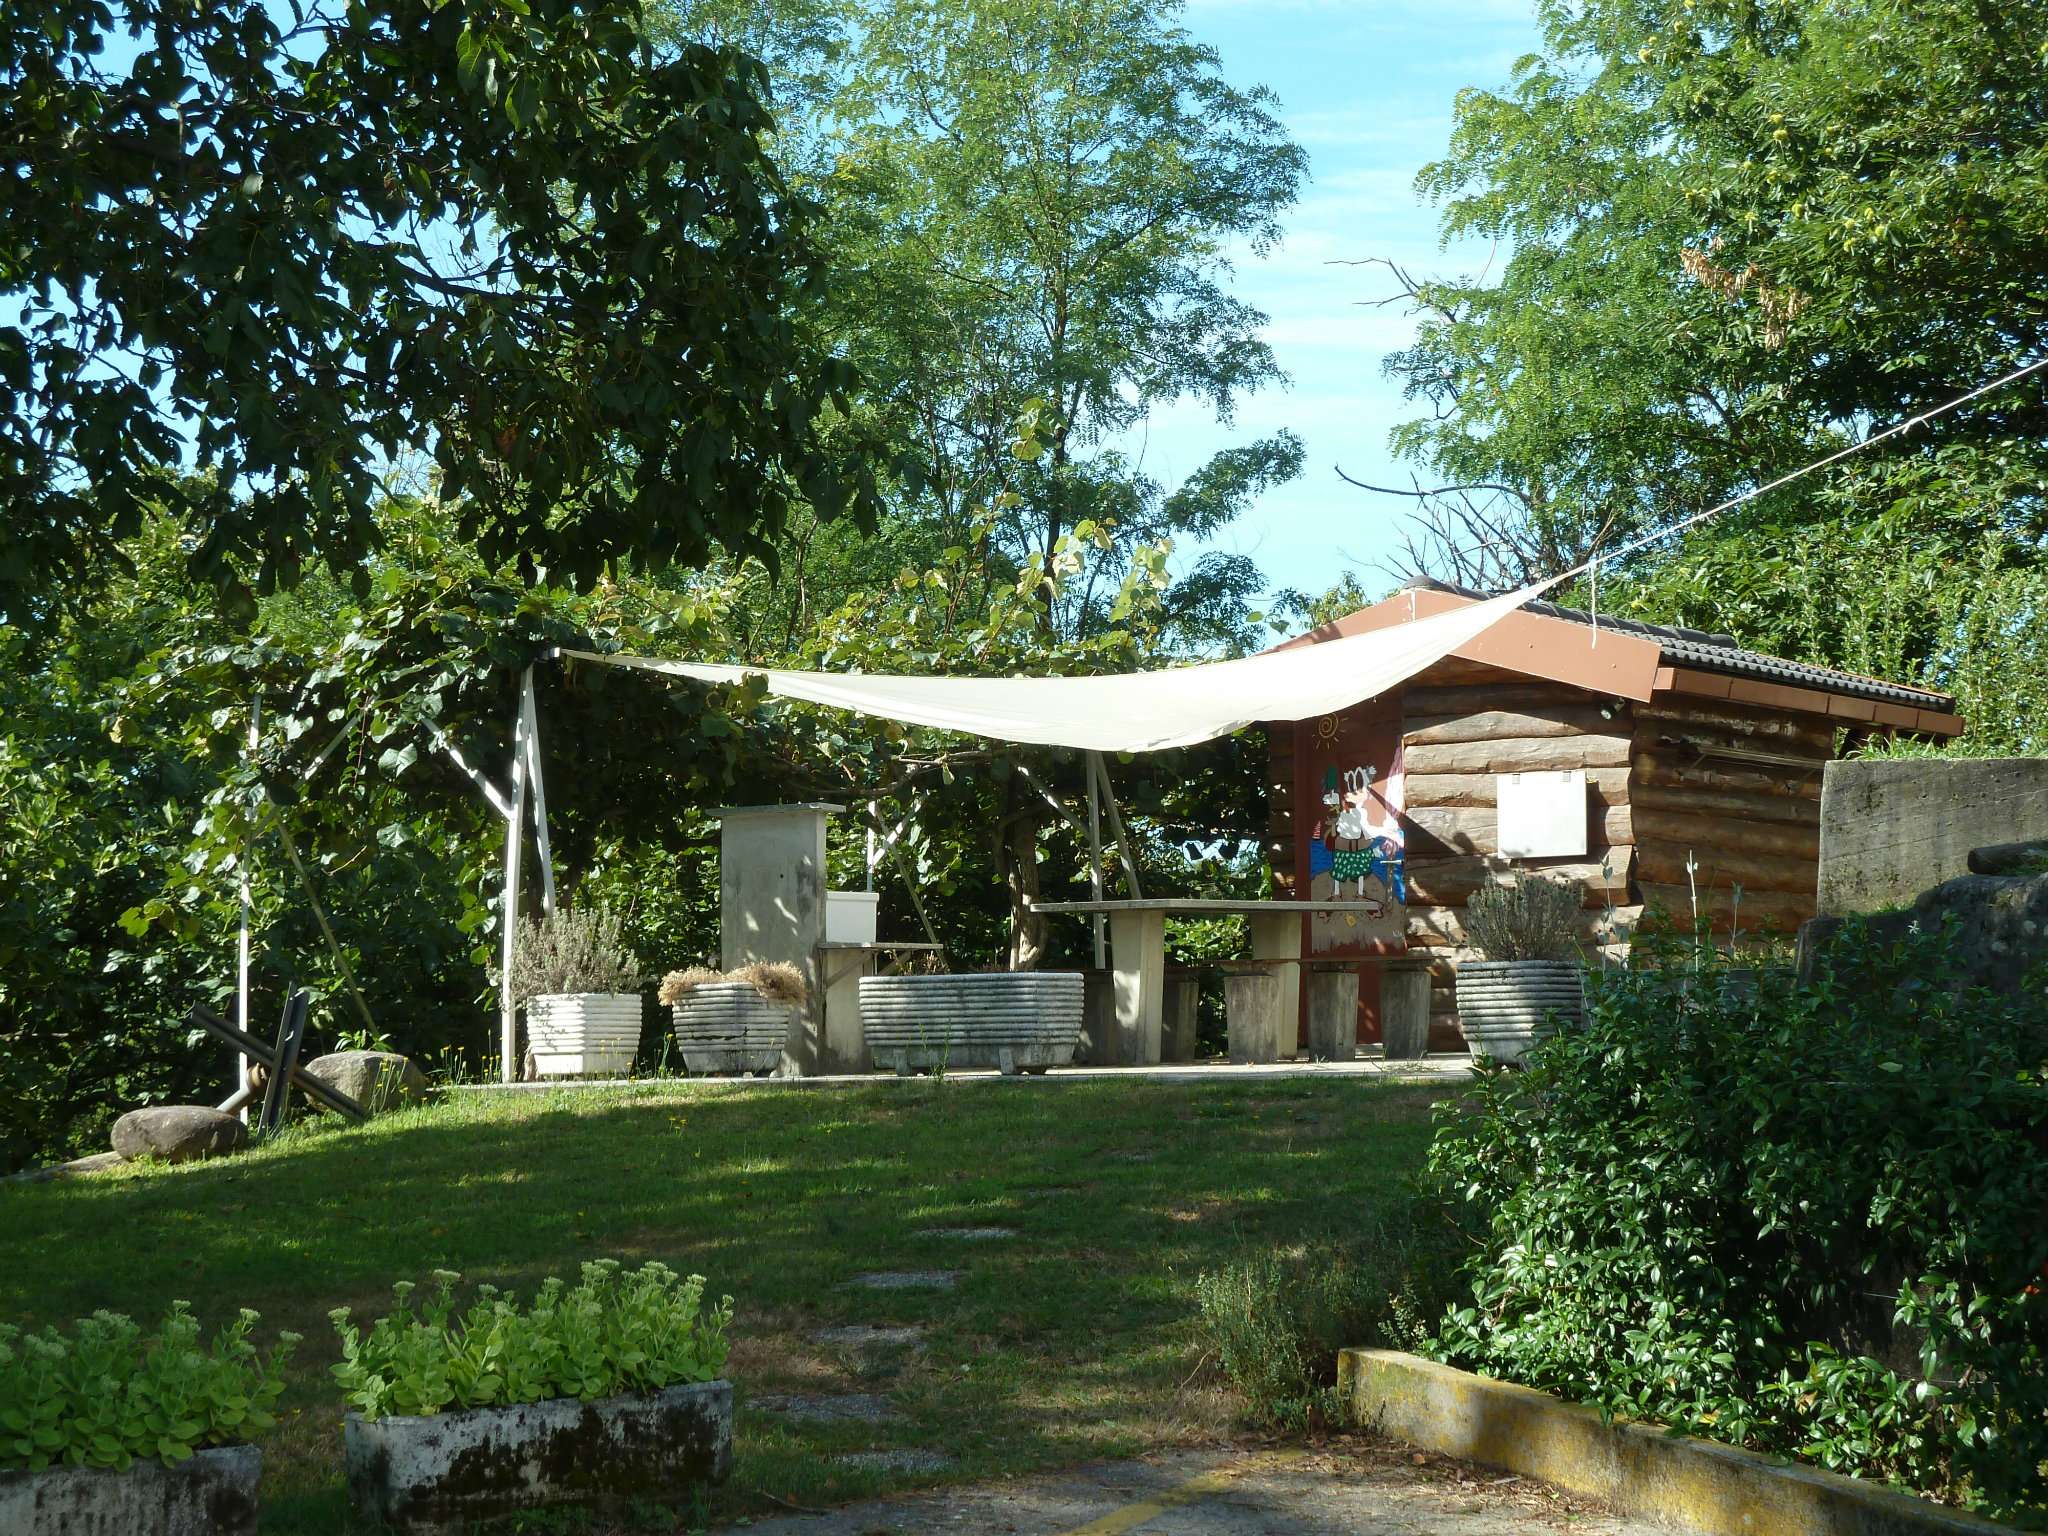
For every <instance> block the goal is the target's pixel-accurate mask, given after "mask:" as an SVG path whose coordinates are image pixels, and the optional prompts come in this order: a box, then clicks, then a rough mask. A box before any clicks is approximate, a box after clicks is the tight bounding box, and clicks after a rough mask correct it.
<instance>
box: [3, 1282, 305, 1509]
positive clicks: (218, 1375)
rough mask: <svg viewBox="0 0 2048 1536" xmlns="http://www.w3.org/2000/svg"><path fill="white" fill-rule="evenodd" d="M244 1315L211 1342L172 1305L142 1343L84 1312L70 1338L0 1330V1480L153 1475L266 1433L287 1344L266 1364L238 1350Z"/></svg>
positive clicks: (250, 1349)
mask: <svg viewBox="0 0 2048 1536" xmlns="http://www.w3.org/2000/svg"><path fill="white" fill-rule="evenodd" d="M257 1321H258V1319H257V1316H256V1314H255V1313H254V1312H250V1311H247V1310H246V1309H245V1310H244V1311H243V1312H242V1313H241V1314H240V1316H239V1317H237V1319H236V1320H235V1321H234V1322H233V1323H231V1324H229V1325H228V1326H227V1327H226V1328H224V1329H222V1330H221V1332H220V1333H219V1334H218V1335H216V1336H215V1338H214V1340H213V1342H212V1344H211V1345H205V1346H202V1345H201V1343H200V1341H199V1324H198V1321H197V1319H195V1318H194V1317H193V1316H192V1312H191V1309H190V1307H188V1306H187V1305H186V1304H185V1303H184V1302H182V1301H180V1302H173V1303H172V1304H171V1310H170V1313H169V1315H168V1316H166V1317H165V1319H164V1322H163V1326H162V1328H161V1330H160V1331H159V1332H158V1334H157V1335H156V1337H154V1338H144V1337H143V1335H142V1330H141V1329H140V1328H138V1327H137V1326H136V1324H135V1323H134V1322H133V1321H132V1320H131V1319H129V1318H127V1317H124V1316H121V1315H120V1314H119V1313H114V1312H96V1313H94V1314H93V1315H92V1316H91V1317H89V1318H82V1319H80V1320H79V1322H78V1323H76V1324H75V1325H74V1326H73V1328H72V1330H71V1332H69V1333H62V1332H59V1331H58V1330H57V1329H55V1328H46V1329H44V1330H43V1331H42V1332H40V1333H23V1332H21V1331H20V1330H19V1329H16V1328H12V1327H9V1326H7V1325H5V1324H0V1470H5V1469H8V1468H13V1467H25V1468H27V1469H29V1470H30V1471H40V1470H42V1469H43V1468H45V1467H50V1466H54V1465H58V1464H60V1463H61V1464H64V1465H67V1466H74V1467H113V1468H125V1467H127V1466H128V1465H130V1464H131V1463H132V1462H133V1461H135V1460H136V1459H138V1458H142V1459H148V1460H158V1461H162V1462H163V1463H164V1464H165V1465H167V1466H168V1465H172V1464H174V1463H177V1462H180V1461H184V1460H186V1459H188V1458H189V1457H190V1456H191V1455H192V1454H193V1452H194V1451H196V1450H198V1449H199V1448H201V1447H203V1446H210V1445H235V1444H239V1443H241V1442H244V1441H247V1440H249V1439H251V1438H252V1437H253V1436H254V1435H256V1434H258V1433H260V1432H262V1431H263V1430H265V1429H267V1428H269V1427H270V1426H271V1424H272V1423H274V1422H275V1420H274V1419H273V1418H272V1416H271V1413H270V1408H271V1407H272V1405H274V1404H275V1403H276V1401H277V1399H278V1396H279V1395H280V1394H281V1393H282V1392H283V1390H284V1363H285V1360H286V1359H287V1358H288V1357H289V1356H290V1354H291V1352H292V1349H293V1348H294V1347H295V1346H296V1345H297V1344H298V1342H299V1339H298V1335H296V1334H291V1333H280V1334H279V1335H278V1342H277V1344H276V1345H275V1346H273V1347H272V1349H271V1351H270V1352H269V1353H268V1354H264V1353H262V1352H261V1351H259V1350H258V1349H257V1348H256V1346H255V1344H254V1343H252V1342H251V1340H250V1334H251V1332H252V1331H253V1329H254V1328H255V1325H256V1323H257Z"/></svg>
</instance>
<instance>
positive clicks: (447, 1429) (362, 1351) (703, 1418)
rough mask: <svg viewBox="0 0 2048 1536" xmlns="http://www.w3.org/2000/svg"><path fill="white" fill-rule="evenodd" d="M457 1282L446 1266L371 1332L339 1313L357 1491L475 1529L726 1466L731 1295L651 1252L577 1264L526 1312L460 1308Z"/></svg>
mask: <svg viewBox="0 0 2048 1536" xmlns="http://www.w3.org/2000/svg"><path fill="white" fill-rule="evenodd" d="M459 1278H460V1277H459V1276H457V1275H454V1274H452V1273H450V1272H448V1271H446V1270H437V1271H436V1272H435V1279H436V1281H437V1282H438V1284H437V1288H436V1289H435V1291H434V1292H433V1293H432V1294H431V1295H430V1296H429V1298H428V1299H427V1300H426V1301H425V1302H424V1303H423V1304H421V1305H419V1307H418V1308H417V1310H415V1307H414V1304H413V1301H412V1294H411V1293H412V1290H413V1287H412V1286H411V1285H409V1284H401V1285H400V1286H397V1287H395V1288H394V1289H395V1292H396V1294H397V1297H398V1305H397V1306H396V1307H395V1308H394V1309H393V1310H392V1311H391V1312H390V1313H388V1314H387V1315H386V1316H384V1317H382V1318H380V1319H378V1320H377V1321H376V1322H375V1323H374V1324H372V1325H371V1327H370V1328H369V1330H368V1331H367V1332H366V1333H365V1332H361V1331H359V1330H357V1329H356V1328H355V1326H354V1325H353V1324H352V1323H351V1322H350V1321H349V1317H348V1312H347V1309H346V1308H343V1309H341V1310H339V1311H337V1312H336V1313H334V1314H333V1316H334V1322H335V1328H336V1330H337V1332H338V1333H339V1334H340V1336H341V1347H342V1363H341V1364H340V1365H338V1366H336V1367H335V1375H336V1377H337V1378H338V1379H339V1380H340V1381H341V1383H342V1385H343V1387H344V1389H345V1390H346V1393H347V1396H348V1400H349V1402H350V1403H351V1404H352V1405H353V1406H354V1408H355V1410H356V1411H355V1412H352V1413H350V1414H349V1416H348V1418H347V1421H346V1423H345V1425H344V1427H343V1441H344V1451H345V1460H346V1466H347V1474H348V1486H349V1497H350V1499H351V1501H352V1502H353V1503H354V1505H355V1507H356V1510H357V1512H358V1513H359V1514H360V1515H362V1516H363V1517H364V1518H365V1519H367V1520H370V1521H374V1522H381V1523H383V1524H385V1525H389V1526H393V1527H395V1528H397V1529H398V1530H400V1531H405V1532H429V1531H431V1532H441V1531H456V1530H461V1529H465V1528H466V1527H467V1525H468V1523H469V1522H470V1521H473V1520H483V1519H491V1518H495V1517H497V1516H502V1515H508V1514H513V1513H516V1512H518V1511H520V1510H529V1509H536V1508H540V1507H543V1506H546V1505H555V1504H580V1505H589V1506H596V1507H616V1506H619V1505H622V1504H625V1503H628V1502H632V1501H651V1502H655V1503H679V1502H681V1501H683V1500H685V1499H687V1498H688V1497H689V1496H690V1495H691V1494H692V1493H693V1492H694V1491H695V1490H697V1489H699V1488H701V1487H703V1486H704V1485H706V1484H710V1483H718V1482H723V1481H724V1480H725V1478H726V1476H727V1474H728V1473H729V1472H730V1471H731V1468H732V1384H731V1383H730V1382H728V1381H725V1380H723V1379H721V1377H720V1374H719V1373H720V1372H721V1371H722V1370H723V1369H724V1365H725V1357H726V1340H725V1330H726V1326H727V1324H728V1323H729V1322H730V1320H731V1317H732V1298H731V1297H727V1298H725V1300H724V1301H723V1302H721V1303H720V1304H719V1305H717V1306H716V1307H713V1308H710V1309H706V1308H705V1307H704V1305H703V1297H704V1280H703V1277H702V1276H698V1275H692V1276H690V1277H689V1278H688V1279H683V1278H681V1277H679V1276H678V1275H677V1274H676V1273H675V1272H674V1271H673V1270H671V1269H669V1268H668V1267H667V1266H666V1265H662V1264H658V1263H650V1264H647V1265H644V1266H643V1267H641V1268H640V1269H637V1270H632V1271H622V1270H621V1269H620V1268H619V1265H618V1264H617V1263H616V1262H615V1261H613V1260H609V1259H606V1260H597V1261H594V1262H592V1263H589V1264H585V1265H584V1266H583V1273H582V1278H581V1280H580V1281H579V1282H578V1283H577V1284H575V1285H573V1286H571V1285H567V1284H565V1283H564V1282H562V1281H561V1280H559V1279H551V1280H548V1281H545V1282H544V1283H543V1284H542V1286H541V1288H540V1291H539V1293H538V1294H537V1295H536V1296H535V1297H534V1299H533V1302H532V1304H531V1305H530V1306H527V1307H521V1306H520V1305H519V1304H518V1302H517V1301H516V1300H515V1299H514V1298H513V1297H511V1296H509V1295H502V1294H500V1293H499V1292H497V1291H496V1290H495V1289H494V1288H492V1287H489V1286H480V1287H478V1288H477V1294H476V1298H475V1300H474V1301H473V1302H472V1303H471V1304H470V1305H469V1307H468V1308H467V1309H466V1310H464V1311H462V1312H460V1313H459V1314H458V1312H457V1309H456V1305H455V1299H454V1292H455V1285H456V1282H457V1280H458V1279H459Z"/></svg>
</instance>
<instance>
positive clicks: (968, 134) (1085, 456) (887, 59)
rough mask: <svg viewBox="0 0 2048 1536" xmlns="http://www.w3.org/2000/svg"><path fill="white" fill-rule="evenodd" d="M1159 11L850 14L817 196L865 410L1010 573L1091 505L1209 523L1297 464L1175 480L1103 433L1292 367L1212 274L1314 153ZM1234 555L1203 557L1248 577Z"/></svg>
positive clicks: (960, 525)
mask: <svg viewBox="0 0 2048 1536" xmlns="http://www.w3.org/2000/svg"><path fill="white" fill-rule="evenodd" d="M1174 9H1176V8H1175V7H1170V6H1169V7H1159V6H1149V5H1142V4H1138V3H1134V0H1084V3H1078V4H1060V5H1051V4H1047V3H1044V0H944V3H937V0H875V3H872V4H869V5H867V6H865V7H863V8H862V9H861V11H860V18H861V19H860V23H859V28H858V33H859V36H860V40H861V41H860V53H859V56H858V58H857V60H856V62H855V63H854V65H853V67H852V68H851V70H850V77H851V78H850V83H849V85H848V86H847V88H846V89H845V90H844V91H843V92H841V93H840V95H839V97H838V99H837V101H836V103H835V105H834V108H833V115H834V118H835V120H836V123H837V132H836V135H835V137H834V139H833V148H834V149H835V150H836V157H835V159H834V161H833V163H832V165H831V167H830V171H829V174H828V175H827V177H826V178H825V180H824V181H823V182H822V183H821V185H820V188H819V193H820V197H821V200H822V201H823V202H824V203H825V205H826V206H827V208H828V209H829V210H830V215H831V216H830V220H829V236H828V238H829V240H830V244H831V250H832V254H833V256H834V258H835V261H836V263H837V264H838V266H839V267H840V269H841V270H843V271H844V272H846V273H847V274H849V281H848V282H847V284H846V285H845V287H844V289H843V290H842V292H843V295H844V298H845V300H846V302H845V304H844V305H843V306H842V307H841V309H840V317H841V318H840V323H839V329H840V332H841V334H843V335H845V336H846V337H847V338H848V339H849V342H848V344H849V346H850V349H851V353H852V356H853V357H854V358H855V360H856V361H857V363H858V364H859V366H860V368H861V369H862V371H863V374H864V376H865V377H867V378H868V379H869V380H870V381H871V384H872V386H873V388H874V390H875V391H876V393H877V395H878V396H879V397H880V398H879V401H878V403H877V405H876V409H877V411H878V412H879V413H880V414H881V415H882V416H883V418H884V420H885V421H886V422H887V423H888V425H889V427H890V429H891V430H892V431H893V432H894V433H895V434H897V435H898V436H899V437H900V438H901V439H902V440H905V441H907V442H909V443H911V444H914V445H915V447H916V450H917V451H918V453H919V455H920V456H921V458H922V459H923V460H924V462H925V463H926V464H927V465H928V467H929V469H930V475H929V482H928V490H927V492H926V494H925V496H924V497H923V498H921V500H920V501H919V502H918V503H917V510H918V511H919V512H920V513H921V514H922V515H924V516H927V517H931V518H934V519H936V521H937V522H938V523H939V525H940V526H942V527H944V528H946V529H948V530H951V531H952V532H953V537H954V541H955V542H958V541H959V536H960V534H961V533H962V532H963V531H964V530H965V529H966V528H967V527H968V526H969V524H970V523H971V522H972V521H973V520H974V517H975V515H976V513H977V512H978V511H979V510H981V509H983V508H988V507H995V508H997V509H998V510H999V511H1000V513H1001V516H1000V517H999V518H998V520H997V521H996V522H995V524H994V525H993V527H992V529H991V530H990V533H991V537H992V539H993V541H994V543H993V548H994V550H995V552H996V553H997V554H999V555H1000V556H1001V557H1004V559H1005V560H1006V561H1007V562H1008V563H1009V564H1010V565H1012V566H1015V567H1018V568H1021V567H1022V565H1023V564H1024V563H1025V562H1026V561H1028V560H1030V559H1032V558H1033V557H1034V556H1035V557H1036V559H1037V560H1038V561H1039V563H1040V565H1041V566H1044V565H1046V564H1047V563H1049V562H1050V560H1051V559H1052V557H1053V551H1054V549H1055V548H1056V546H1058V544H1059V543H1060V541H1061V539H1062V537H1063V536H1064V535H1065V534H1066V533H1067V532H1068V531H1070V530H1071V529H1072V528H1074V527H1075V526H1076V525H1077V524H1079V523H1081V522H1083V521H1090V522H1093V523H1094V524H1095V525H1096V526H1097V527H1098V528H1100V529H1103V530H1104V532H1105V534H1106V536H1107V537H1108V538H1109V539H1110V541H1111V543H1112V547H1114V548H1119V549H1123V550H1125V551H1129V550H1134V549H1136V548H1139V547H1142V546H1145V545H1149V544H1151V543H1153V542H1155V541H1156V540H1157V539H1159V538H1161V537H1164V536H1170V535H1172V534H1174V533H1184V534H1191V535H1196V536H1199V535H1202V534H1207V533H1210V532H1213V531H1214V530H1215V529H1216V528H1217V527H1219V526H1221V525H1222V524H1223V523H1225V522H1227V521H1228V520H1229V519H1230V518H1232V517H1234V516H1236V515H1237V513H1238V512H1239V511H1241V510H1242V509H1243V507H1244V506H1245V505H1247V504H1248V502H1249V500H1250V498H1252V497H1253V496H1255V495H1256V494H1257V493H1258V492H1259V491H1260V490H1261V489H1263V488H1264V487H1265V486H1267V485H1270V484H1273V483H1275V482H1277V481H1282V480H1285V479H1288V478H1290V477H1292V476H1293V475H1295V474H1297V473H1299V470H1300V465H1301V448H1300V444H1299V442H1298V441H1297V440H1296V439H1294V438H1293V437H1292V436H1291V435H1289V434H1281V435H1279V436H1277V437H1275V438H1272V439H1269V440H1267V441H1264V442H1261V443H1257V444H1255V445H1251V446H1249V447H1246V448H1241V449H1236V450H1231V451H1229V452H1226V453H1224V454H1222V455H1219V456H1218V457H1217V458H1216V459H1215V460H1213V461H1212V462H1211V463H1210V464H1209V465H1208V466H1207V467H1206V468H1204V469H1203V470H1201V471H1199V472H1198V473H1197V474H1196V475H1195V476H1194V477H1192V478H1191V479H1190V481H1189V482H1188V483H1187V484H1186V485H1185V486H1182V487H1180V488H1178V489H1172V490H1170V489H1168V488H1166V487H1162V486H1160V485H1158V484H1156V483H1155V482H1153V481H1152V480H1150V479H1149V478H1147V477H1146V476H1144V475H1143V474H1142V473H1140V472H1139V471H1138V469H1137V467H1136V466H1134V465H1133V464H1131V463H1130V462H1129V460H1128V459H1127V458H1125V457H1124V456H1123V455H1121V454H1119V453H1117V452H1115V451H1114V450H1113V449H1112V448H1110V447H1109V446H1108V445H1109V444H1110V442H1111V440H1113V439H1114V438H1116V437H1117V436H1118V435H1119V434H1121V433H1123V432H1124V431H1126V430H1127V429H1129V428H1130V427H1132V426H1133V425H1135V424H1136V423H1138V422H1140V421H1142V420H1143V419H1144V417H1145V415H1146V414H1147V413H1148V412H1149V411H1151V410H1153V409H1155V408H1157V407H1158V406H1160V405H1163V404H1166V403H1168V402H1170V401H1174V400H1178V399H1182V398H1190V397H1192V398H1195V399H1199V400H1203V401H1205V402H1207V403H1208V404H1209V405H1210V406H1211V407H1212V408H1213V409H1214V410H1215V411H1216V413H1217V415H1218V417H1219V418H1221V419H1223V420H1226V421H1227V420H1228V419H1229V418H1230V415H1231V411H1232V408H1233V406H1234V403H1235V401H1236V400H1237V398H1238V397H1239V396H1240V395H1241V394H1243V393H1245V392H1247V391H1250V390H1254V389H1257V388H1260V387H1262V386H1265V385H1268V384H1271V383H1275V382H1277V381H1278V380H1279V379H1280V377H1281V375H1280V373H1279V369H1278V365H1277V364H1276V362H1275V361H1274V358H1273V354H1272V351H1271V349H1270V348H1269V347H1268V346H1267V345H1266V343H1265V342H1264V341H1263V340H1262V339H1260V337H1259V336H1258V334H1257V333H1258V327H1259V326H1260V324H1261V323H1262V321H1263V318H1264V317H1263V316H1261V315H1260V314H1259V313H1258V312H1257V311H1256V310H1254V309H1252V308H1251V307H1250V306H1248V305H1246V304H1244V303H1243V302H1242V301H1240V300H1238V299H1236V298H1234V297H1233V296H1232V295H1231V294H1230V293H1229V291H1228V287H1227V280H1228V277H1229V271H1230V266H1229V260H1228V246H1229V244H1230V242H1233V241H1242V242H1244V243H1245V244H1246V245H1248V246H1249V247H1250V248H1251V249H1252V250H1254V251H1263V250H1264V249H1266V248H1267V247H1268V246H1269V245H1270V244H1271V243H1272V242H1273V241H1274V240H1276V239H1277V238H1278V236H1279V214H1280V212H1281V210H1282V209H1284V208H1285V207H1286V206H1287V205H1288V204H1289V203H1290V202H1292V201H1293V199H1294V196H1295V192H1296V188H1297V186H1298V185H1299V182H1300V179H1301V177H1302V175H1303V172H1304V166H1305V160H1304V157H1303V155H1302V152H1301V151H1300V150H1299V149H1298V148H1297V147H1296V146H1294V145H1293V144H1292V143H1290V142H1289V141H1288V139H1287V137H1286V134H1285V131H1284V130H1283V128H1282V127H1281V125H1280V123H1279V122H1278V121H1277V119H1276V118H1275V117H1274V116H1273V114H1272V110H1271V109H1272V106H1273V102H1272V98H1271V96H1270V94H1269V93H1268V92H1266V91H1265V90H1263V89H1253V90H1248V91H1247V90H1240V89H1237V88H1235V87H1233V86H1231V85H1230V84H1228V83H1227V82H1226V81H1224V80H1223V79H1222V77H1221V75H1220V73H1219V61H1218V59H1217V57H1216V55H1215V53H1214V51H1213V50H1211V49H1208V48H1206V47H1203V46H1201V45H1199V44H1197V43H1195V42H1194V41H1192V40H1191V39H1190V38H1189V37H1188V36H1187V35H1186V33H1185V32H1184V31H1182V30H1181V29H1180V28H1178V27H1176V26H1174V25H1172V24H1171V23H1170V17H1171V15H1172V13H1173V11H1174ZM1020 428H1021V429H1022V430H1021V434H1020ZM1020 443H1021V447H1020V446H1019V445H1020ZM1019 453H1023V454H1025V455H1028V456H1027V457H1021V458H1020V457H1019V456H1018V454H1019ZM1246 574H1247V573H1245V572H1243V571H1239V570H1228V569H1225V568H1223V567H1221V566H1214V567H1212V568H1211V570H1210V571H1209V573H1208V577H1209V579H1210V580H1211V581H1212V582H1218V583H1223V584H1225V585H1228V586H1229V587H1230V588H1231V590H1232V591H1234V592H1236V593H1238V594H1239V595H1240V596H1242V595H1243V588H1244V580H1245V577H1246ZM1254 583H1255V576H1254ZM1095 596H1096V594H1093V593H1089V592H1085V591H1069V594H1068V606H1067V608H1066V609H1065V611H1055V610H1054V608H1053V606H1052V605H1050V604H1048V605H1047V610H1046V622H1047V627H1048V629H1051V628H1053V627H1055V626H1057V627H1060V628H1063V629H1064V630H1065V632H1066V633H1068V634H1079V633H1082V632H1084V631H1085V630H1087V629H1088V628H1089V627H1091V626H1099V625H1101V624H1102V623H1104V622H1106V621H1107V619H1108V615H1107V614H1106V613H1105V612H1104V611H1102V610H1101V609H1100V608H1099V607H1098V606H1097V605H1096V603H1095V600H1094V599H1095Z"/></svg>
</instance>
